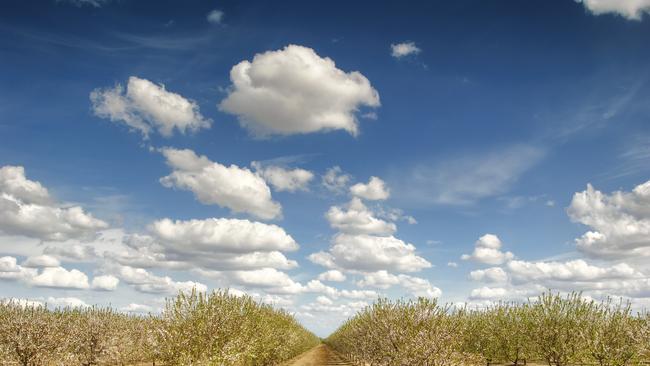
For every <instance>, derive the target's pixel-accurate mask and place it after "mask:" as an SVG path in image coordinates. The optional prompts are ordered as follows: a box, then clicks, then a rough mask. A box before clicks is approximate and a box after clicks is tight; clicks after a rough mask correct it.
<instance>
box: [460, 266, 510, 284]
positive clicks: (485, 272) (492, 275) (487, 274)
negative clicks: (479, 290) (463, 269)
mask: <svg viewBox="0 0 650 366" xmlns="http://www.w3.org/2000/svg"><path fill="white" fill-rule="evenodd" d="M469 278H471V279H472V280H473V281H482V282H506V281H508V274H507V273H506V271H504V270H503V268H501V267H491V268H487V269H478V270H476V271H472V272H470V273H469Z"/></svg>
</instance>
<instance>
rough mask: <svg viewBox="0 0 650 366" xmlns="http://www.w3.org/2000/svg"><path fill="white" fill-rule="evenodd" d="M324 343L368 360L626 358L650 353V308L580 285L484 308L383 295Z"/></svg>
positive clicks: (613, 364)
mask: <svg viewBox="0 0 650 366" xmlns="http://www.w3.org/2000/svg"><path fill="white" fill-rule="evenodd" d="M326 343H328V344H329V345H330V346H331V347H333V348H334V349H335V350H337V351H339V352H341V353H343V354H345V355H347V356H348V357H349V358H350V359H352V360H355V361H357V362H359V363H362V364H369V365H386V366H392V365H399V366H403V365H476V364H487V365H490V364H495V363H505V364H514V365H521V364H526V363H527V362H529V361H544V362H545V363H547V364H548V365H556V366H565V365H571V364H598V365H601V366H623V365H632V364H637V363H638V361H641V360H646V361H647V360H648V358H649V357H650V315H648V314H644V315H638V316H635V315H633V314H632V313H631V311H630V306H629V304H624V303H622V302H620V303H616V304H615V303H613V302H612V301H611V300H607V301H604V302H602V303H596V302H594V301H590V300H586V299H584V298H583V297H582V296H581V294H579V293H571V294H569V295H567V296H566V297H562V296H560V295H559V294H552V293H546V294H543V295H541V296H540V297H539V298H538V299H536V300H535V301H529V302H528V303H523V304H516V303H498V304H495V305H494V306H491V307H488V308H487V309H483V310H471V309H468V308H467V307H460V308H452V307H449V306H440V305H438V304H437V302H436V301H435V300H428V299H418V300H408V301H405V300H397V301H389V300H385V299H381V300H379V301H377V302H376V303H375V304H373V305H371V306H369V307H367V308H365V309H364V310H362V311H360V312H359V313H357V314H356V315H355V316H354V317H352V318H351V319H349V320H348V321H347V322H346V323H344V324H343V325H342V326H341V327H340V328H339V329H338V330H337V331H336V332H334V333H333V334H332V335H331V336H330V337H329V338H328V339H327V340H326Z"/></svg>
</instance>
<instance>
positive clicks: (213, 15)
mask: <svg viewBox="0 0 650 366" xmlns="http://www.w3.org/2000/svg"><path fill="white" fill-rule="evenodd" d="M223 16H224V13H223V11H221V10H217V9H215V10H212V11H210V12H209V13H208V15H207V16H206V19H207V20H208V22H210V23H212V24H221V22H222V21H223Z"/></svg>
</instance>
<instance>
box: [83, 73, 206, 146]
mask: <svg viewBox="0 0 650 366" xmlns="http://www.w3.org/2000/svg"><path fill="white" fill-rule="evenodd" d="M90 100H91V102H92V108H93V112H94V113H95V115H96V116H98V117H101V118H108V119H110V120H111V121H113V122H122V123H124V124H126V125H127V126H128V127H129V128H131V129H133V130H138V131H140V132H141V133H142V135H143V136H145V137H148V136H149V134H150V133H151V132H152V131H154V130H155V131H157V132H158V133H160V134H161V135H163V136H165V137H171V136H172V135H173V133H174V130H177V131H178V132H180V133H183V134H184V133H186V132H196V131H198V130H200V129H204V128H210V125H211V124H212V121H211V120H210V119H208V118H205V117H203V115H201V113H200V112H199V106H198V105H197V104H196V102H194V101H192V100H189V99H186V98H184V97H183V96H181V95H180V94H176V93H172V92H170V91H167V90H166V89H165V86H164V85H162V84H160V85H157V84H154V83H152V82H151V81H149V80H146V79H141V78H138V77H135V76H131V77H130V78H129V81H128V84H127V86H126V91H125V90H124V87H123V86H122V85H120V84H117V85H116V86H115V87H113V88H105V89H95V90H93V91H92V92H91V93H90Z"/></svg>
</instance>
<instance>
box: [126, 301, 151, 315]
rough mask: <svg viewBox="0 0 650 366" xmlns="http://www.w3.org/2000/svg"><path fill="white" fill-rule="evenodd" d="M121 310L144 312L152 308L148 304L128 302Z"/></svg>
mask: <svg viewBox="0 0 650 366" xmlns="http://www.w3.org/2000/svg"><path fill="white" fill-rule="evenodd" d="M121 310H122V311H124V312H127V313H139V314H146V313H150V312H152V311H153V308H152V307H151V306H149V305H144V304H135V303H130V304H129V305H127V306H124V307H122V309H121Z"/></svg>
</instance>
